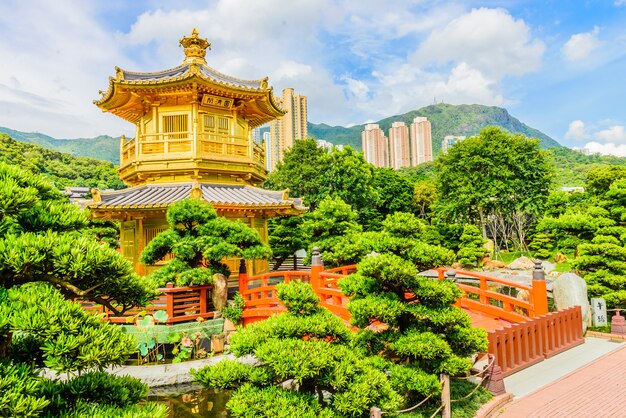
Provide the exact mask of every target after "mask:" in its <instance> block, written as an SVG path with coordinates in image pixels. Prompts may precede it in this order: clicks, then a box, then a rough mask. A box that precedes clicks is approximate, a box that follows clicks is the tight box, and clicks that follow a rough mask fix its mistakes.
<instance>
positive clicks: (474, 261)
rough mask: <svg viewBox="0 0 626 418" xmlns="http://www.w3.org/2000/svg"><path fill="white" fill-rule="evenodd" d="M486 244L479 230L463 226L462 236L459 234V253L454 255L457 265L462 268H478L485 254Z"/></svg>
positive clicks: (472, 226) (470, 226)
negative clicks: (460, 265)
mask: <svg viewBox="0 0 626 418" xmlns="http://www.w3.org/2000/svg"><path fill="white" fill-rule="evenodd" d="M486 242H487V240H486V239H483V236H482V234H481V232H480V229H478V228H477V227H475V226H474V225H465V227H463V234H461V243H460V244H459V252H458V253H457V254H456V256H457V259H458V261H459V263H461V264H463V265H464V266H471V267H476V266H478V265H479V264H480V262H481V260H482V258H483V257H484V256H485V253H486V252H487V250H486V249H485V247H484V245H485V243H486Z"/></svg>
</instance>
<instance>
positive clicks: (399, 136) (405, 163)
mask: <svg viewBox="0 0 626 418" xmlns="http://www.w3.org/2000/svg"><path fill="white" fill-rule="evenodd" d="M410 166H411V150H410V147H409V128H408V127H407V126H406V124H405V123H404V122H394V123H392V124H391V128H389V167H391V168H395V169H398V168H402V167H410Z"/></svg>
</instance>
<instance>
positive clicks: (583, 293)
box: [552, 273, 590, 332]
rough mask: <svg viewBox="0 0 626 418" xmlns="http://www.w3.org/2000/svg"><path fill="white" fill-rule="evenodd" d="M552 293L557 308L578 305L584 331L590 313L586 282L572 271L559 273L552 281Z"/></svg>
mask: <svg viewBox="0 0 626 418" xmlns="http://www.w3.org/2000/svg"><path fill="white" fill-rule="evenodd" d="M552 295H553V297H554V305H555V306H556V308H557V309H559V310H560V309H565V308H569V307H571V306H576V305H578V306H580V309H581V313H582V320H583V332H585V331H586V330H587V323H588V321H589V315H590V309H589V302H588V299H587V283H586V282H585V280H584V279H583V278H582V277H580V276H578V275H576V274H574V273H564V274H561V275H560V276H559V277H558V278H557V279H556V280H554V282H553V283H552Z"/></svg>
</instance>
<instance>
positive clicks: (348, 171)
mask: <svg viewBox="0 0 626 418" xmlns="http://www.w3.org/2000/svg"><path fill="white" fill-rule="evenodd" d="M374 172H375V169H374V166H373V165H371V164H369V163H367V162H366V161H365V160H364V159H363V154H361V153H358V152H355V151H354V150H353V149H352V148H350V147H346V148H345V149H343V150H339V149H337V148H333V149H332V150H327V149H326V148H321V147H318V146H317V143H316V142H315V140H313V139H311V138H309V139H303V140H300V141H296V142H295V144H294V145H293V147H292V148H290V149H288V150H287V151H285V156H284V158H283V161H279V162H278V164H277V165H276V170H274V171H273V172H272V173H271V174H270V176H269V177H268V179H267V181H266V182H265V185H264V186H265V187H267V188H270V189H273V190H283V189H289V191H290V193H291V194H292V196H298V197H303V198H304V203H305V204H306V205H307V206H309V208H310V209H311V210H314V209H316V208H317V207H318V206H319V204H320V203H321V202H322V201H323V200H324V199H325V198H326V197H332V198H335V197H339V198H341V199H342V200H343V201H345V202H346V203H348V204H349V205H351V206H353V207H354V208H358V212H359V218H360V221H361V223H363V224H368V223H373V222H376V220H377V219H378V218H379V217H380V216H379V215H378V214H377V212H376V208H377V207H378V206H379V205H380V192H379V190H378V189H377V188H375V185H374Z"/></svg>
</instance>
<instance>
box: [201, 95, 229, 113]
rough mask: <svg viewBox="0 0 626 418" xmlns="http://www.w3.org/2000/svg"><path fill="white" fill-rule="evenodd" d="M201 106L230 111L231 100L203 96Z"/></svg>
mask: <svg viewBox="0 0 626 418" xmlns="http://www.w3.org/2000/svg"><path fill="white" fill-rule="evenodd" d="M202 104H203V105H206V106H215V107H221V108H224V109H230V108H231V107H233V99H228V98H224V97H219V96H213V95H211V94H205V95H203V96H202Z"/></svg>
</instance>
